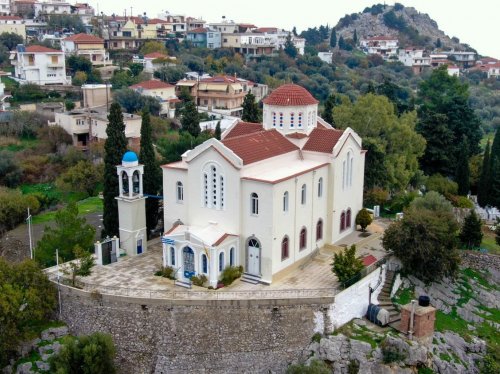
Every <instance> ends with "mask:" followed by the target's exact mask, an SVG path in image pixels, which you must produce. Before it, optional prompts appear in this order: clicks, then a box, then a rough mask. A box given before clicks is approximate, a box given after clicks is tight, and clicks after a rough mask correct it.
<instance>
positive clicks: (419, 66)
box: [398, 48, 431, 74]
mask: <svg viewBox="0 0 500 374" xmlns="http://www.w3.org/2000/svg"><path fill="white" fill-rule="evenodd" d="M398 59H399V62H401V63H402V64H403V65H405V66H409V67H411V68H412V70H413V72H414V73H415V74H420V73H421V72H423V71H424V70H425V69H427V68H430V67H431V58H430V57H429V56H424V50H423V49H418V48H405V49H402V50H400V51H399V55H398Z"/></svg>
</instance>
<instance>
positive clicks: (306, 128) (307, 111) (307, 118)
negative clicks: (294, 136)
mask: <svg viewBox="0 0 500 374" xmlns="http://www.w3.org/2000/svg"><path fill="white" fill-rule="evenodd" d="M273 113H276V126H274V123H273ZM280 113H283V127H280ZM291 113H293V114H294V125H293V127H291V124H290V115H291ZM299 113H302V127H299ZM317 113H318V104H314V105H305V106H296V107H285V106H277V105H267V104H264V113H263V126H264V129H266V130H268V129H273V128H275V129H278V130H279V131H280V132H281V133H282V134H288V133H292V132H297V131H299V132H305V133H307V134H308V133H310V132H311V131H312V130H313V128H314V127H316V123H317Z"/></svg>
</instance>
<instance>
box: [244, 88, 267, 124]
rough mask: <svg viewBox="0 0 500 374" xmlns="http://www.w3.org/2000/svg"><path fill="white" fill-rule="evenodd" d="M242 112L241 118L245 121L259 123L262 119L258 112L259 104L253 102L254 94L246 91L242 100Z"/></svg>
mask: <svg viewBox="0 0 500 374" xmlns="http://www.w3.org/2000/svg"><path fill="white" fill-rule="evenodd" d="M242 107H243V113H242V114H241V120H242V121H246V122H254V123H260V122H261V120H262V113H261V112H260V109H259V105H258V104H257V103H256V102H255V96H254V95H253V94H252V93H251V92H248V93H247V94H246V95H245V99H244V100H243V105H242Z"/></svg>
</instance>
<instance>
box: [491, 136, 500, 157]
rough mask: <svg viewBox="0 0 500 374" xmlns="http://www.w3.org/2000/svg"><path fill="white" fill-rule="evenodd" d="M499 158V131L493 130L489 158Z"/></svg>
mask: <svg viewBox="0 0 500 374" xmlns="http://www.w3.org/2000/svg"><path fill="white" fill-rule="evenodd" d="M496 157H498V158H500V131H497V132H495V137H494V138H493V143H492V144H491V152H490V160H493V159H494V158H496Z"/></svg>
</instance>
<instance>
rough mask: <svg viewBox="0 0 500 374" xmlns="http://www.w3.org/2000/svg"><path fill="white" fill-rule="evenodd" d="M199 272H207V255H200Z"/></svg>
mask: <svg viewBox="0 0 500 374" xmlns="http://www.w3.org/2000/svg"><path fill="white" fill-rule="evenodd" d="M201 272H202V273H203V274H207V273H208V259H207V255H204V254H203V255H201Z"/></svg>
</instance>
